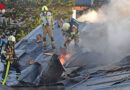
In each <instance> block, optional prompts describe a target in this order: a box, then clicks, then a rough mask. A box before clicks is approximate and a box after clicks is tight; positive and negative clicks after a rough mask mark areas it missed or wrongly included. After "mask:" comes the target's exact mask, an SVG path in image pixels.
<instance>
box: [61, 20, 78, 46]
mask: <svg viewBox="0 0 130 90" xmlns="http://www.w3.org/2000/svg"><path fill="white" fill-rule="evenodd" d="M62 34H63V36H64V38H65V43H64V45H63V46H62V47H66V48H68V46H69V44H70V42H71V41H72V40H74V42H75V46H76V47H79V45H78V43H79V34H80V32H79V31H78V24H77V25H76V24H74V23H73V21H70V22H69V23H64V24H63V26H62Z"/></svg>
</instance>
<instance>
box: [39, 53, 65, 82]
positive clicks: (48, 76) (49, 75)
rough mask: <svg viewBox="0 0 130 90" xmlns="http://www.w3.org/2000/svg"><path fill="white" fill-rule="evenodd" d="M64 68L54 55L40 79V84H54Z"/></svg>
mask: <svg viewBox="0 0 130 90" xmlns="http://www.w3.org/2000/svg"><path fill="white" fill-rule="evenodd" d="M63 71H64V68H63V66H62V64H61V63H60V60H59V56H58V55H56V54H54V55H53V56H52V58H51V60H50V63H49V64H48V66H47V68H46V70H45V72H44V73H43V74H42V76H41V78H40V84H49V85H50V84H54V83H56V82H57V81H58V80H59V78H60V76H61V74H62V73H63Z"/></svg>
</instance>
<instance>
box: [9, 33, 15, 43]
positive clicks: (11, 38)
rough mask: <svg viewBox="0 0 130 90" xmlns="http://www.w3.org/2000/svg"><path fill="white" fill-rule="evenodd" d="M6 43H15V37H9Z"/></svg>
mask: <svg viewBox="0 0 130 90" xmlns="http://www.w3.org/2000/svg"><path fill="white" fill-rule="evenodd" d="M8 41H12V42H15V41H16V40H15V37H14V36H13V35H12V36H9V38H8Z"/></svg>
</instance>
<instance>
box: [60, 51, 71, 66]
mask: <svg viewBox="0 0 130 90" xmlns="http://www.w3.org/2000/svg"><path fill="white" fill-rule="evenodd" d="M71 56H72V55H71V54H65V55H64V54H61V55H60V62H61V64H62V65H65V63H66V62H67V60H68V59H69V58H70V57H71Z"/></svg>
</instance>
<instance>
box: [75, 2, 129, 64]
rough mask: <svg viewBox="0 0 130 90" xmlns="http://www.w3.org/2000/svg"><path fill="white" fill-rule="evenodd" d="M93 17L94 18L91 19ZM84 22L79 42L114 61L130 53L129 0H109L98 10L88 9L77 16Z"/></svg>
mask: <svg viewBox="0 0 130 90" xmlns="http://www.w3.org/2000/svg"><path fill="white" fill-rule="evenodd" d="M92 18H94V19H92ZM82 19H83V20H84V21H88V22H91V23H86V24H85V25H84V26H85V27H83V28H82V31H81V40H80V41H81V42H80V44H81V45H82V46H83V47H85V48H88V49H89V50H91V51H93V52H99V53H101V54H104V56H105V57H106V58H105V59H104V60H105V61H107V62H111V63H115V62H117V61H119V60H121V59H122V58H124V57H125V56H127V55H130V0H111V1H110V2H109V4H108V5H106V6H103V7H102V9H100V10H99V11H97V12H96V11H89V12H88V13H87V14H85V15H83V16H81V17H80V18H78V20H82Z"/></svg>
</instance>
